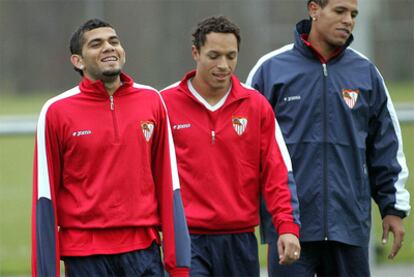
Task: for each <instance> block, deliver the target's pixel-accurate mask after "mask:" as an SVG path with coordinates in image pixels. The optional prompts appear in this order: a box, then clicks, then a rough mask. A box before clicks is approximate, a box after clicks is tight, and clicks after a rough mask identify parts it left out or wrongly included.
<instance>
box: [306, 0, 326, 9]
mask: <svg viewBox="0 0 414 277" xmlns="http://www.w3.org/2000/svg"><path fill="white" fill-rule="evenodd" d="M328 1H329V0H308V5H309V3H310V2H315V3H316V4H318V5H319V6H321V8H325V6H326V5H328Z"/></svg>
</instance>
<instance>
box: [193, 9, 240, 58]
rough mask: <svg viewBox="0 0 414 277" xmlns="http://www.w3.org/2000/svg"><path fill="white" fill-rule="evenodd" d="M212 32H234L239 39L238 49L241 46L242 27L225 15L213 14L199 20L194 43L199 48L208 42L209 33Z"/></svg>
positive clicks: (194, 34)
mask: <svg viewBox="0 0 414 277" xmlns="http://www.w3.org/2000/svg"><path fill="white" fill-rule="evenodd" d="M212 32H214V33H229V34H234V35H235V36H236V39H237V49H239V48H240V41H241V37H240V28H239V27H238V26H237V25H236V24H235V23H233V22H231V21H230V20H229V19H228V18H227V17H225V16H218V17H214V16H212V17H208V18H206V19H204V20H202V21H201V22H199V23H198V24H197V27H196V29H195V30H194V32H193V34H192V36H193V45H194V46H195V47H196V48H197V50H200V47H201V46H203V45H204V44H205V43H206V36H207V34H209V33H212Z"/></svg>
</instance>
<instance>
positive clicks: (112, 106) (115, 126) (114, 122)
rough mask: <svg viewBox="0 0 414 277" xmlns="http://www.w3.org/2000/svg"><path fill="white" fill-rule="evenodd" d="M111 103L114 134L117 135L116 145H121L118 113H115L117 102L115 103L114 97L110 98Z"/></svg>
mask: <svg viewBox="0 0 414 277" xmlns="http://www.w3.org/2000/svg"><path fill="white" fill-rule="evenodd" d="M109 102H110V105H109V106H110V109H111V114H112V124H113V127H114V134H115V136H114V137H115V143H119V130H118V121H117V120H116V113H115V102H114V96H113V95H110V96H109Z"/></svg>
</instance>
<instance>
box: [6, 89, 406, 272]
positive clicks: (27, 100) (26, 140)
mask: <svg viewBox="0 0 414 277" xmlns="http://www.w3.org/2000/svg"><path fill="white" fill-rule="evenodd" d="M389 88H390V93H391V95H392V97H393V99H394V102H407V101H411V102H414V93H413V92H414V84H396V85H390V87H389ZM49 97H50V96H32V97H24V98H23V97H17V98H16V97H12V96H1V103H0V105H1V106H0V115H6V114H7V115H9V114H38V113H39V111H40V108H41V105H42V104H43V103H44V101H45V100H46V99H47V98H49ZM402 132H403V139H404V143H405V144H404V151H405V153H406V158H407V163H408V167H409V170H410V172H411V174H414V144H413V143H412V138H413V137H414V123H412V124H403V125H402ZM410 138H411V139H410ZM33 143H34V137H33V136H3V137H0V276H5V275H28V274H29V272H30V241H31V237H30V236H31V235H30V228H31V227H30V226H31V223H30V217H31V194H32V159H33ZM407 188H408V189H409V191H410V192H411V194H412V197H413V191H414V178H413V177H412V175H411V177H410V178H409V180H408V183H407ZM412 197H411V199H412ZM412 203H413V201H411V206H413V204H412ZM374 223H375V224H374V228H373V230H374V235H373V238H372V241H373V243H374V245H375V246H376V248H378V251H377V253H378V255H377V260H378V261H379V262H381V263H384V262H385V263H389V261H388V260H387V259H386V257H387V254H388V252H389V249H390V245H388V246H386V247H385V248H382V247H380V246H379V245H380V241H381V226H380V218H379V216H378V211H377V208H376V207H374ZM405 229H406V237H405V240H404V247H403V248H402V250H401V251H400V253H399V255H398V256H397V258H396V259H395V261H393V263H413V261H414V217H413V216H410V217H408V218H407V219H406V220H405ZM390 242H391V241H390ZM390 242H389V244H391V243H390ZM377 246H378V247H377ZM381 250H382V251H381ZM260 257H261V265H262V266H263V265H265V250H264V248H263V247H261V250H260Z"/></svg>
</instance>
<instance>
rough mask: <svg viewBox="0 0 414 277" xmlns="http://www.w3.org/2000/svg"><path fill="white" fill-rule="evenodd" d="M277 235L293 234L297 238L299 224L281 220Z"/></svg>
mask: <svg viewBox="0 0 414 277" xmlns="http://www.w3.org/2000/svg"><path fill="white" fill-rule="evenodd" d="M278 233H279V236H280V235H282V234H287V233H289V234H293V235H295V236H296V237H297V238H299V225H298V224H296V223H294V222H283V223H282V224H280V226H279V228H278Z"/></svg>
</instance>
